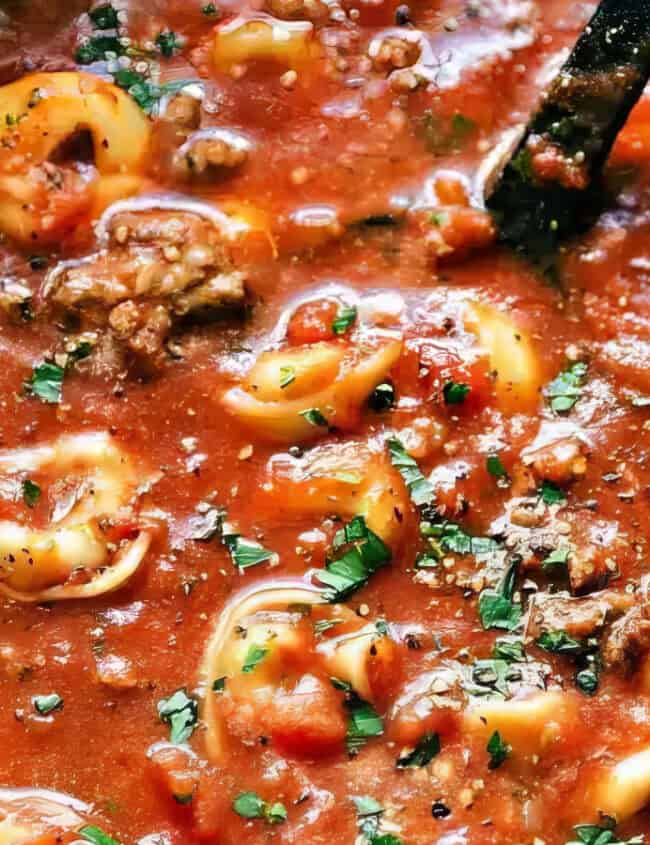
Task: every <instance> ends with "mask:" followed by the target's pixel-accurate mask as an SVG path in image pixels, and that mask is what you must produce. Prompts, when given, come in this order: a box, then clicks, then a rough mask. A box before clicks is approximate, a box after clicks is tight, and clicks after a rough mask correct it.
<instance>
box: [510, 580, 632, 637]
mask: <svg viewBox="0 0 650 845" xmlns="http://www.w3.org/2000/svg"><path fill="white" fill-rule="evenodd" d="M633 602H634V598H633V597H632V596H629V595H628V594H627V593H616V592H614V591H613V590H607V591H604V592H602V593H595V594H594V595H591V596H579V597H574V596H570V595H569V594H568V593H537V594H536V595H535V596H534V597H533V598H532V599H531V603H530V608H529V611H528V624H527V626H526V634H527V636H529V637H531V638H533V639H537V637H539V635H540V634H541V633H542V632H544V631H566V632H567V634H569V635H570V636H572V637H577V638H578V639H583V638H585V637H590V636H592V634H594V633H595V632H596V631H598V630H599V629H600V628H602V627H603V625H604V624H605V623H606V622H607V621H608V620H610V619H611V618H615V617H616V616H619V615H620V614H621V613H624V612H625V611H626V610H627V609H628V608H629V607H630V606H631V605H632V604H633Z"/></svg>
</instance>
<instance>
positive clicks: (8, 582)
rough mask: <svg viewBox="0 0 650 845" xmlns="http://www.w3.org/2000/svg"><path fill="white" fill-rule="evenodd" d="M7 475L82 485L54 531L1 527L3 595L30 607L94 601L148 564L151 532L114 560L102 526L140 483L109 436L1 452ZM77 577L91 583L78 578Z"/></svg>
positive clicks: (65, 501) (59, 512) (64, 503)
mask: <svg viewBox="0 0 650 845" xmlns="http://www.w3.org/2000/svg"><path fill="white" fill-rule="evenodd" d="M0 472H1V473H3V474H6V475H16V474H20V475H25V474H27V473H32V472H36V473H38V474H39V475H40V474H42V473H45V474H47V475H52V476H55V477H56V478H67V479H70V478H73V479H75V481H76V483H75V486H74V487H73V488H72V489H71V490H68V491H64V492H62V495H61V498H60V500H59V501H58V502H57V505H56V507H55V511H54V516H53V519H52V522H51V523H50V525H49V526H48V527H47V528H44V529H36V528H30V527H28V526H25V525H23V524H20V523H16V522H8V521H1V522H0V592H2V593H4V594H5V595H8V596H10V597H11V598H13V599H15V600H17V601H24V602H42V601H56V600H59V599H73V598H75V599H79V598H89V597H91V596H96V595H100V594H102V593H105V592H109V591H111V590H114V589H117V587H119V586H121V584H123V583H124V582H125V581H126V580H127V579H128V578H129V577H130V576H131V575H132V574H133V573H134V572H135V570H136V569H137V568H138V566H139V565H140V564H141V563H142V560H143V559H144V557H145V555H146V552H147V550H148V548H149V544H150V541H151V535H150V533H149V532H148V531H140V533H139V534H138V536H137V537H136V539H134V540H132V541H130V542H128V543H126V545H124V546H123V547H122V548H121V549H120V551H119V552H118V553H117V554H115V555H112V554H111V551H110V548H109V543H108V541H107V539H106V537H105V536H104V533H103V532H102V530H101V529H100V526H99V520H100V519H101V518H104V517H110V516H115V515H117V514H118V512H119V511H120V509H122V508H125V507H126V506H127V505H128V503H129V501H130V500H131V498H132V497H133V496H134V495H135V492H136V488H137V484H138V476H137V474H136V471H135V468H134V466H133V465H132V463H131V461H130V458H129V456H128V455H127V454H126V453H124V452H123V450H122V449H120V448H119V447H118V446H117V445H116V444H115V442H114V441H113V439H112V438H111V437H110V436H109V435H107V434H103V433H90V434H79V435H71V436H68V437H65V436H64V437H61V438H59V440H57V441H55V442H54V443H53V444H51V445H47V446H40V447H36V448H34V449H22V450H15V451H12V452H5V453H0ZM75 573H83V574H84V578H83V579H82V580H75V579H74V578H73V576H74V575H75ZM71 578H72V581H71V580H70V579H71Z"/></svg>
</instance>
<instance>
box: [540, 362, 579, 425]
mask: <svg viewBox="0 0 650 845" xmlns="http://www.w3.org/2000/svg"><path fill="white" fill-rule="evenodd" d="M587 369H588V368H587V365H586V364H584V363H583V362H582V361H578V362H576V363H575V364H571V366H570V367H568V369H566V370H564V371H563V372H561V373H560V374H559V375H558V376H556V377H555V378H554V379H553V381H552V382H551V383H550V384H549V385H548V386H547V387H546V389H545V391H544V395H545V396H546V398H547V399H550V404H551V408H552V410H553V411H555V413H556V414H566V413H568V412H569V411H570V410H571V408H573V406H574V405H575V404H576V402H577V401H578V399H579V398H580V394H581V393H582V388H583V387H584V383H585V380H586V377H587Z"/></svg>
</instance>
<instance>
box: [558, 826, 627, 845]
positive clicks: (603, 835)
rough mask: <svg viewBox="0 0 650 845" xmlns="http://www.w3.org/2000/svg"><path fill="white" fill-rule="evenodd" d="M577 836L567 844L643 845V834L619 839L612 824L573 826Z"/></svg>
mask: <svg viewBox="0 0 650 845" xmlns="http://www.w3.org/2000/svg"><path fill="white" fill-rule="evenodd" d="M573 831H574V833H575V836H576V838H575V839H572V840H571V841H570V842H567V845H643V842H644V837H643V835H639V836H633V837H632V838H631V839H625V840H623V839H619V838H618V836H616V834H615V833H614V830H613V828H612V826H607V827H605V826H602V827H601V826H600V825H597V824H579V825H577V826H576V827H574V828H573Z"/></svg>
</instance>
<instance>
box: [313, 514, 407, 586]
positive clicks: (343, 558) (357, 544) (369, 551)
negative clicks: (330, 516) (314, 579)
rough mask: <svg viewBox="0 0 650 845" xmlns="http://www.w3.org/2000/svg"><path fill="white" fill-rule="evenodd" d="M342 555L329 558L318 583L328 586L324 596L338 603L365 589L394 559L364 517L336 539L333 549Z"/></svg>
mask: <svg viewBox="0 0 650 845" xmlns="http://www.w3.org/2000/svg"><path fill="white" fill-rule="evenodd" d="M342 548H345V551H343V552H342V553H341V554H340V556H338V557H336V558H334V559H330V560H329V561H328V562H327V564H326V565H325V569H324V570H320V571H319V572H318V580H319V581H320V582H321V583H322V584H324V585H325V587H326V588H327V589H326V590H325V593H324V594H325V597H326V598H327V600H328V601H330V602H339V601H342V600H343V599H345V598H347V597H348V596H350V595H351V594H352V593H354V592H355V591H356V590H358V589H359V588H360V587H363V586H364V584H365V583H366V582H367V580H368V578H370V576H371V575H373V574H374V573H375V572H376V571H377V570H378V569H379V568H380V567H382V566H384V565H385V564H387V563H388V562H389V561H390V559H391V552H390V549H389V548H388V546H387V545H386V544H385V543H384V542H383V540H382V539H381V538H380V537H378V536H377V535H376V534H375V533H374V532H373V531H371V530H370V529H369V528H368V526H367V525H366V522H365V520H364V518H363V517H362V516H355V517H354V519H352V520H351V521H350V522H349V523H348V524H347V525H346V526H345V527H344V528H343V529H342V530H341V531H339V532H337V534H336V535H335V537H334V542H333V549H334V551H335V552H338V551H339V550H340V549H342Z"/></svg>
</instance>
